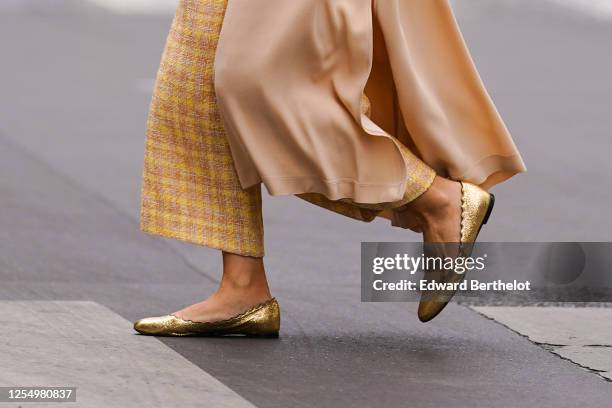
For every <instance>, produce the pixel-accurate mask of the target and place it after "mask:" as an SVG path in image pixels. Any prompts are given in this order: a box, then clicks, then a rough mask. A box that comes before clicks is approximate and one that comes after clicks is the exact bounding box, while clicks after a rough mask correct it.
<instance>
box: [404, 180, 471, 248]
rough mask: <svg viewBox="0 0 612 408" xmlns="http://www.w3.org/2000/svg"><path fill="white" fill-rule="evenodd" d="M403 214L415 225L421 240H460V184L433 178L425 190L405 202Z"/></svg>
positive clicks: (437, 241)
mask: <svg viewBox="0 0 612 408" xmlns="http://www.w3.org/2000/svg"><path fill="white" fill-rule="evenodd" d="M404 214H405V216H406V217H409V218H412V220H413V221H412V222H413V223H416V224H417V225H418V228H419V229H420V230H421V231H422V232H423V240H424V241H425V243H439V242H455V243H456V242H460V240H461V183H459V182H456V181H452V180H448V179H445V178H442V177H436V178H435V179H434V182H433V184H432V185H431V187H430V188H429V189H428V190H427V191H426V192H425V193H423V194H422V195H421V196H420V197H418V198H417V199H416V200H414V201H412V202H411V203H409V204H408V205H407V207H406V211H405V212H404Z"/></svg>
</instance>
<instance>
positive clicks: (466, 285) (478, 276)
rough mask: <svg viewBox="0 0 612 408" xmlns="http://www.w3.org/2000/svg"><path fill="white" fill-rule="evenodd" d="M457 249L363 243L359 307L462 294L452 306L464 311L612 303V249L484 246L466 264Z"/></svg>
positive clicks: (606, 244)
mask: <svg viewBox="0 0 612 408" xmlns="http://www.w3.org/2000/svg"><path fill="white" fill-rule="evenodd" d="M457 248H458V245H457V244H456V243H447V244H426V245H424V244H422V243H416V242H414V243H413V242H364V243H362V245H361V300H362V301H363V302H416V301H419V299H420V297H421V294H422V293H429V292H435V291H457V294H456V296H455V298H454V300H455V301H457V302H467V303H480V302H483V303H489V304H490V303H500V304H503V303H508V304H510V303H521V304H525V303H526V304H530V303H531V304H535V303H542V302H572V303H575V302H612V274H610V271H611V270H612V243H610V242H532V243H525V242H481V243H477V244H473V247H472V251H471V253H470V254H469V256H461V255H458V252H457ZM468 252H469V251H468ZM465 253H466V252H464V254H465ZM451 275H452V278H453V279H443V278H442V277H444V276H447V277H448V276H451Z"/></svg>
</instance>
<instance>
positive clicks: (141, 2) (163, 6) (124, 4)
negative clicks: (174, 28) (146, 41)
mask: <svg viewBox="0 0 612 408" xmlns="http://www.w3.org/2000/svg"><path fill="white" fill-rule="evenodd" d="M89 1H90V2H91V3H94V4H97V5H99V6H101V7H104V8H107V9H109V10H111V11H114V12H117V13H164V14H167V13H171V12H173V11H174V10H175V9H176V5H177V3H178V0H89Z"/></svg>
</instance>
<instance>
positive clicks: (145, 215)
mask: <svg viewBox="0 0 612 408" xmlns="http://www.w3.org/2000/svg"><path fill="white" fill-rule="evenodd" d="M226 5H227V0H181V1H180V3H179V6H178V9H177V11H176V15H175V18H174V21H173V23H172V27H171V30H170V34H169V36H168V40H167V43H166V47H165V51H164V54H163V57H162V62H161V66H160V69H159V72H158V75H157V81H156V85H155V91H154V95H153V100H152V102H151V107H150V113H149V118H148V130H147V141H146V147H145V163H144V175H143V185H142V196H141V197H142V198H141V200H142V201H141V228H142V230H143V231H145V232H148V233H151V234H156V235H161V236H164V237H170V238H176V239H180V240H185V241H189V242H192V243H195V244H200V245H206V246H209V247H212V248H218V249H221V250H224V251H227V252H232V253H237V254H241V255H246V256H254V257H261V256H263V255H264V247H263V220H262V209H261V191H260V187H259V186H257V187H254V188H251V189H249V190H246V191H245V190H243V189H242V188H241V186H240V183H239V181H238V176H237V175H236V172H235V170H234V165H233V161H232V156H231V153H230V148H229V145H228V142H227V140H226V138H225V133H224V131H223V125H222V122H221V117H220V115H219V111H218V110H217V106H216V101H215V93H214V88H213V84H214V82H213V70H214V56H215V50H216V47H217V42H218V39H219V34H220V31H221V25H222V22H223V16H224V13H225V9H226Z"/></svg>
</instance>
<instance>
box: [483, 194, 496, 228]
mask: <svg viewBox="0 0 612 408" xmlns="http://www.w3.org/2000/svg"><path fill="white" fill-rule="evenodd" d="M490 196H491V199H490V200H489V208H487V213H486V214H485V217H484V220H483V221H482V223H483V224H486V223H487V221H489V217H490V216H491V213H492V212H493V207H494V206H495V195H493V194H490Z"/></svg>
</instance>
